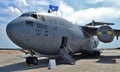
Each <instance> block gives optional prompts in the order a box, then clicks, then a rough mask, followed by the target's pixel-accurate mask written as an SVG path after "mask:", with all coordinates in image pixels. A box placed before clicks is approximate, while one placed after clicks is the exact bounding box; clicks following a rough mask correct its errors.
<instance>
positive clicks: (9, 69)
mask: <svg viewBox="0 0 120 72" xmlns="http://www.w3.org/2000/svg"><path fill="white" fill-rule="evenodd" d="M47 66H48V59H40V60H39V64H38V65H35V66H27V65H25V62H19V63H15V64H10V65H6V66H3V67H0V72H14V71H15V72H17V71H23V72H24V70H30V69H37V68H44V67H47Z"/></svg>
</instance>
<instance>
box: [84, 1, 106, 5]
mask: <svg viewBox="0 0 120 72" xmlns="http://www.w3.org/2000/svg"><path fill="white" fill-rule="evenodd" d="M104 1H105V0H87V1H86V2H87V3H90V4H96V3H100V2H104Z"/></svg>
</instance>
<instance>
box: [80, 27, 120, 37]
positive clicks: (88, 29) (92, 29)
mask: <svg viewBox="0 0 120 72" xmlns="http://www.w3.org/2000/svg"><path fill="white" fill-rule="evenodd" d="M82 28H83V30H84V31H85V32H86V33H88V34H89V35H92V36H96V35H97V30H98V29H99V28H96V27H88V26H83V27H82ZM113 31H114V36H120V29H113Z"/></svg>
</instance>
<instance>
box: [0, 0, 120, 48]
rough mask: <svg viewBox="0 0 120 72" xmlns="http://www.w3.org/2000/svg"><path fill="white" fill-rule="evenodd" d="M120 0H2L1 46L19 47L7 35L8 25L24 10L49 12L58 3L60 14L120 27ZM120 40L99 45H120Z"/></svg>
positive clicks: (72, 19)
mask: <svg viewBox="0 0 120 72" xmlns="http://www.w3.org/2000/svg"><path fill="white" fill-rule="evenodd" d="M119 2H120V0H0V47H4V48H6V47H7V48H8V47H10V48H15V47H18V46H16V45H15V44H14V43H12V42H11V41H10V39H9V38H8V37H7V35H6V32H5V28H6V25H7V24H8V23H9V22H10V21H11V20H13V19H14V18H16V17H18V16H19V15H21V14H22V13H24V12H28V11H37V12H47V10H48V6H49V4H53V5H58V6H59V11H58V15H59V16H61V17H63V18H65V19H67V20H69V21H72V22H73V23H78V24H80V25H85V24H87V23H89V22H91V21H92V20H95V21H103V22H112V23H115V26H113V28H116V29H117V28H118V29H120V24H119V23H120V3H119ZM119 43H120V40H119V41H116V40H114V41H113V42H112V43H110V44H103V43H100V45H99V47H120V44H119Z"/></svg>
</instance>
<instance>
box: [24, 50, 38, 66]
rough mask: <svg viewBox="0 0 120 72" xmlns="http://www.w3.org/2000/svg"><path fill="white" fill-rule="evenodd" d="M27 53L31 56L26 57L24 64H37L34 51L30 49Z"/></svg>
mask: <svg viewBox="0 0 120 72" xmlns="http://www.w3.org/2000/svg"><path fill="white" fill-rule="evenodd" d="M28 53H29V54H30V55H31V56H28V57H26V65H28V66H29V65H37V64H38V58H37V57H36V56H35V52H34V51H32V50H30V51H28Z"/></svg>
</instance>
